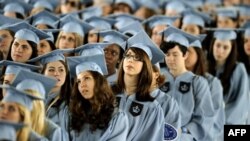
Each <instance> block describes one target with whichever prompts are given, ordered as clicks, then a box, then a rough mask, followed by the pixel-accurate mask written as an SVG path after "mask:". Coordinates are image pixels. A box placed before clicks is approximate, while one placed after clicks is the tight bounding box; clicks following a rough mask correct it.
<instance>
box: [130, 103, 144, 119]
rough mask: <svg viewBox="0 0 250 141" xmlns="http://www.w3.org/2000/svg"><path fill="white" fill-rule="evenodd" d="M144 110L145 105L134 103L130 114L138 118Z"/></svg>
mask: <svg viewBox="0 0 250 141" xmlns="http://www.w3.org/2000/svg"><path fill="white" fill-rule="evenodd" d="M142 109H143V105H142V104H140V103H137V102H132V104H131V106H130V108H129V112H130V113H131V114H132V115H133V116H138V115H140V114H141V111H142Z"/></svg>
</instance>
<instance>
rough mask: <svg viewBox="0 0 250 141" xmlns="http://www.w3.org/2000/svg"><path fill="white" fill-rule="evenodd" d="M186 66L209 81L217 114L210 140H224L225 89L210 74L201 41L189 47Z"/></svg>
mask: <svg viewBox="0 0 250 141" xmlns="http://www.w3.org/2000/svg"><path fill="white" fill-rule="evenodd" d="M185 66H186V68H187V70H189V71H192V72H193V73H194V74H196V75H200V76H202V77H204V78H205V79H206V80H207V81H208V85H209V88H210V91H211V97H212V101H213V106H214V112H215V116H214V118H215V120H214V121H215V122H214V125H213V127H212V129H211V131H209V133H210V134H211V135H212V136H211V138H210V139H208V140H214V141H215V140H216V141H217V140H218V141H219V140H223V137H224V132H223V131H224V124H225V111H224V100H223V88H222V85H221V82H220V80H219V79H218V78H217V77H215V76H213V75H211V74H210V73H208V69H207V60H206V56H205V53H204V51H203V50H202V45H201V39H199V40H196V41H194V42H193V43H191V44H190V46H189V47H188V57H187V59H186V60H185Z"/></svg>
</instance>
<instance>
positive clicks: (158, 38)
mask: <svg viewBox="0 0 250 141" xmlns="http://www.w3.org/2000/svg"><path fill="white" fill-rule="evenodd" d="M166 28H167V26H166V25H157V26H155V27H154V28H153V29H152V35H151V39H152V40H153V42H154V43H156V44H157V45H158V47H159V46H160V45H161V42H162V35H161V34H159V32H161V31H163V30H164V29H166Z"/></svg>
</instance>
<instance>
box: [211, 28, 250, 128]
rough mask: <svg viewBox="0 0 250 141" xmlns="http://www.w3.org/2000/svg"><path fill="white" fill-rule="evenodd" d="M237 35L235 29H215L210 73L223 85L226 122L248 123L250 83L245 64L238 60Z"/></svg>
mask: <svg viewBox="0 0 250 141" xmlns="http://www.w3.org/2000/svg"><path fill="white" fill-rule="evenodd" d="M236 38H237V35H236V33H235V32H234V31H233V30H215V31H214V34H213V40H212V42H211V46H210V49H209V54H208V60H209V64H208V65H209V73H211V74H212V75H214V76H216V77H218V78H219V79H220V81H221V84H222V86H223V99H224V103H225V116H226V123H225V124H246V120H247V112H248V108H246V104H248V103H249V96H248V95H249V84H248V76H247V72H246V69H245V66H244V65H243V64H242V63H238V62H237V43H236Z"/></svg>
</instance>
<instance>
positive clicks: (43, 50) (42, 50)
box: [37, 40, 52, 55]
mask: <svg viewBox="0 0 250 141" xmlns="http://www.w3.org/2000/svg"><path fill="white" fill-rule="evenodd" d="M37 50H38V55H43V54H47V53H49V52H51V50H52V49H51V47H50V44H49V42H48V41H46V40H41V41H40V43H39V44H38V46H37Z"/></svg>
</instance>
